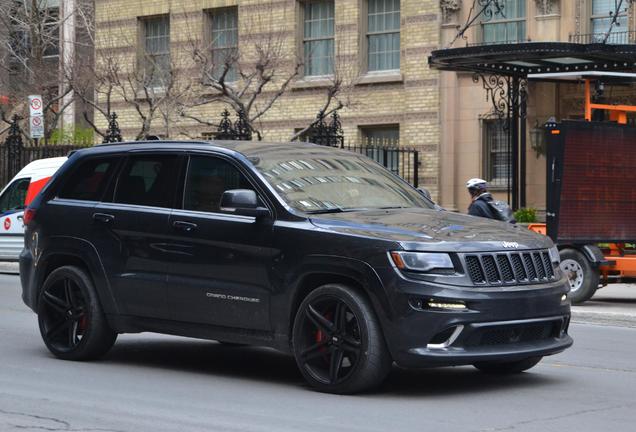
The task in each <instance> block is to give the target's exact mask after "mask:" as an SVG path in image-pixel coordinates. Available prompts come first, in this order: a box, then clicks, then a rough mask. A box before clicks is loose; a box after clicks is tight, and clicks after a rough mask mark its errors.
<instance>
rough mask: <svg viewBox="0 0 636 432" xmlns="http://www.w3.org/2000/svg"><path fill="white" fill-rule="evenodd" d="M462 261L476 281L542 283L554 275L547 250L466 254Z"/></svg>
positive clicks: (494, 283)
mask: <svg viewBox="0 0 636 432" xmlns="http://www.w3.org/2000/svg"><path fill="white" fill-rule="evenodd" d="M464 261H465V262H466V271H467V273H468V275H469V276H470V279H471V280H472V281H473V283H474V284H475V285H501V284H512V283H542V282H549V281H551V280H554V277H555V275H554V268H553V267H552V261H551V260H550V254H549V253H548V251H538V252H509V253H483V254H466V255H464Z"/></svg>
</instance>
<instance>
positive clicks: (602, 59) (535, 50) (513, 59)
mask: <svg viewBox="0 0 636 432" xmlns="http://www.w3.org/2000/svg"><path fill="white" fill-rule="evenodd" d="M428 63H429V65H430V67H432V68H435V69H440V70H446V71H457V72H473V73H483V74H496V75H506V76H516V77H519V78H526V77H527V76H528V75H529V74H544V73H555V72H557V73H558V72H583V71H611V72H633V71H635V70H636V45H607V44H600V43H594V44H576V43H566V42H524V43H517V44H496V45H479V46H469V47H464V48H448V49H441V50H436V51H433V52H432V53H431V55H430V57H429V58H428Z"/></svg>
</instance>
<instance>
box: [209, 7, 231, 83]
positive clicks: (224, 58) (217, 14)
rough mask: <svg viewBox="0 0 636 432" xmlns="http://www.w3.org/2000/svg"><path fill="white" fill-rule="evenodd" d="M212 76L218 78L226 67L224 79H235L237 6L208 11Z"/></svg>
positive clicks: (229, 80)
mask: <svg viewBox="0 0 636 432" xmlns="http://www.w3.org/2000/svg"><path fill="white" fill-rule="evenodd" d="M209 22H210V26H211V31H210V35H211V40H210V50H211V53H210V55H211V59H210V60H211V62H212V76H213V77H214V78H215V79H219V78H220V77H221V76H222V75H223V73H224V72H225V71H226V69H227V73H226V74H225V81H228V82H232V81H236V79H237V68H236V66H237V63H238V8H236V7H230V8H224V9H215V10H213V11H211V12H210V21H209Z"/></svg>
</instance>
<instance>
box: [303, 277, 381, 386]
mask: <svg viewBox="0 0 636 432" xmlns="http://www.w3.org/2000/svg"><path fill="white" fill-rule="evenodd" d="M293 342H294V354H295V356H296V362H297V364H298V366H299V368H300V370H301V372H302V374H303V376H304V377H305V378H306V379H307V381H308V382H309V383H310V384H312V385H313V386H314V387H316V388H317V389H319V390H322V391H326V392H331V393H353V392H357V391H361V390H365V389H368V388H371V387H373V386H375V385H378V384H379V383H380V382H381V381H382V380H383V379H384V378H385V377H386V375H387V374H388V372H389V370H390V367H391V363H392V361H391V358H390V355H389V354H388V351H387V349H386V346H385V343H384V339H383V336H382V334H381V331H380V328H379V325H378V323H377V319H376V318H375V315H374V313H373V310H372V309H371V308H370V306H369V305H368V302H367V300H366V299H365V298H364V297H363V296H361V295H360V294H358V293H357V292H355V291H354V290H352V289H350V288H349V287H346V286H343V285H336V284H332V285H325V286H323V287H320V288H318V289H317V290H315V291H314V292H312V293H311V294H310V295H309V296H308V297H307V298H306V299H305V301H303V303H302V304H301V307H300V309H299V312H298V314H297V316H296V320H295V323H294V335H293Z"/></svg>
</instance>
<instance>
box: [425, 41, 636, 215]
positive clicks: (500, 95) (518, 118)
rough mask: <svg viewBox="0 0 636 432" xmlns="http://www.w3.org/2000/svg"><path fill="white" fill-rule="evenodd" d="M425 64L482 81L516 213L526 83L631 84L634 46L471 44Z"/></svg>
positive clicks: (520, 196) (520, 199) (522, 202)
mask: <svg viewBox="0 0 636 432" xmlns="http://www.w3.org/2000/svg"><path fill="white" fill-rule="evenodd" d="M428 63H429V66H430V67H431V68H433V69H438V70H443V71H454V72H467V73H472V74H473V80H474V81H475V82H480V81H481V83H482V86H483V88H484V90H485V91H486V94H487V97H488V99H489V100H490V101H491V102H492V114H494V115H496V116H497V117H498V118H500V119H502V120H504V121H503V122H502V125H503V126H502V127H504V128H505V130H506V136H507V142H508V154H509V166H510V176H509V181H508V186H507V189H508V201H509V202H510V204H511V205H512V207H513V208H514V209H518V208H520V207H525V206H526V103H527V91H528V80H529V79H530V80H532V81H548V82H555V81H572V80H574V81H577V80H586V82H587V84H586V85H587V86H588V87H586V88H588V90H587V93H586V94H588V93H589V81H590V80H597V81H604V82H608V83H609V82H612V83H618V82H623V83H629V82H634V75H633V74H634V73H636V45H608V44H602V43H592V44H577V43H568V42H522V43H515V44H492V45H475V46H467V47H462V48H447V49H440V50H436V51H433V52H432V53H431V55H430V56H429V58H428ZM588 96H589V95H588ZM588 99H589V98H588ZM590 106H591V105H590V104H589V103H588V104H587V106H586V118H587V117H588V116H587V112H588V111H590V110H589V109H588V108H589V107H590ZM591 107H592V108H594V107H593V106H591Z"/></svg>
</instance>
